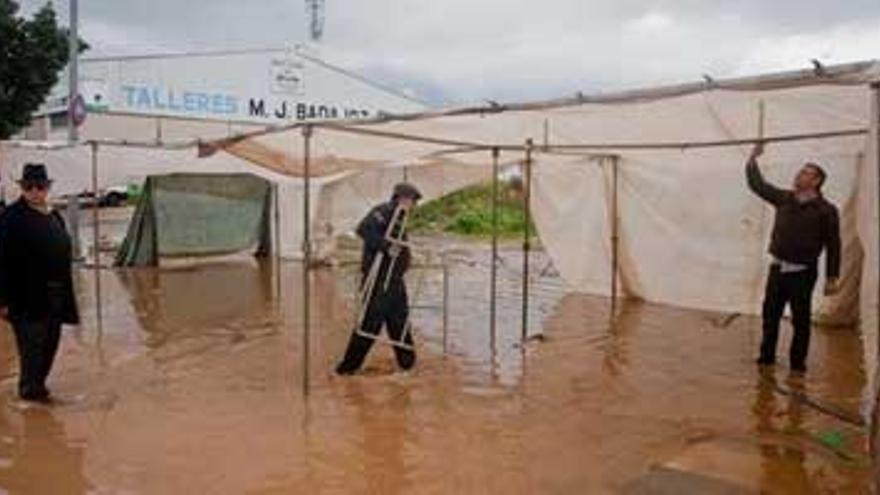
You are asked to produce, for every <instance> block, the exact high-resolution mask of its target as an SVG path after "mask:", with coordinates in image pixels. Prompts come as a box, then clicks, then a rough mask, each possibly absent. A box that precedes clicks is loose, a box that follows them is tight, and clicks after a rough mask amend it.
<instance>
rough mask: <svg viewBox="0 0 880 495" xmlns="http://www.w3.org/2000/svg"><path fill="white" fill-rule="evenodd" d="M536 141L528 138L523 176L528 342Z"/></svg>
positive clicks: (524, 302)
mask: <svg viewBox="0 0 880 495" xmlns="http://www.w3.org/2000/svg"><path fill="white" fill-rule="evenodd" d="M533 148H534V142H533V141H532V139H531V138H529V139H527V140H526V160H525V164H524V168H525V170H524V172H525V177H524V178H523V179H524V180H523V210H524V216H525V225H524V226H523V279H522V335H521V336H520V337H521V340H522V342H523V343H525V342H526V339H528V335H529V253H530V251H531V248H532V246H531V236H532V233H531V229H530V227H529V222H530V221H531V218H532V149H533Z"/></svg>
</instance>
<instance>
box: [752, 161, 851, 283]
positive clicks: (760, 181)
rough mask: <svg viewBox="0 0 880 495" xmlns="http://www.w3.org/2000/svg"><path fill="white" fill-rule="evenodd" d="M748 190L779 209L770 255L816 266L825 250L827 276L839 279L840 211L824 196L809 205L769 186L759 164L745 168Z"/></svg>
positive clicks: (784, 190)
mask: <svg viewBox="0 0 880 495" xmlns="http://www.w3.org/2000/svg"><path fill="white" fill-rule="evenodd" d="M746 179H747V181H748V184H749V188H751V190H752V191H754V192H755V194H757V195H758V196H760V197H761V198H763V199H764V200H765V201H767V202H768V203H770V204H772V205H773V206H774V207H775V208H776V219H775V221H774V224H773V235H772V238H771V241H770V254H772V255H773V256H775V257H776V258H778V259H780V260H782V261H787V262H789V263H798V264H803V265H809V266H816V264H817V262H818V259H819V255H820V254H822V250H823V249H825V257H826V276H827V277H828V278H837V277H838V276H839V275H840V220H839V215H838V213H837V207H835V206H834V205H833V204H831V203H830V202H828V201H827V200H826V199H825V198H824V197H823V196H822V195H821V194H820V195H819V197H817V198H815V199H811V200H809V201H806V202H803V203H802V202H800V201H798V199H797V197H796V196H795V193H794V191H790V190H786V189H779V188H778V187H775V186H773V185H771V184H768V183H767V182H766V181H765V180H764V177H763V176H762V175H761V171H760V170H759V169H758V164H757V162H756V161H754V160H752V161H750V162H749V163H748V164H747V165H746Z"/></svg>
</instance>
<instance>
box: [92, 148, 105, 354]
mask: <svg viewBox="0 0 880 495" xmlns="http://www.w3.org/2000/svg"><path fill="white" fill-rule="evenodd" d="M90 144H91V149H92V194H93V195H94V204H92V242H93V247H92V249H94V251H95V256H94V260H95V268H94V270H95V321H96V322H97V332H98V339H101V337H102V336H103V334H104V321H103V320H104V318H103V301H102V300H101V299H102V296H101V250H100V242H101V217H100V208H99V204H98V203H99V201H98V143H96V142H91V143H90Z"/></svg>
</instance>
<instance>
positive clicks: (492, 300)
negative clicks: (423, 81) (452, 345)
mask: <svg viewBox="0 0 880 495" xmlns="http://www.w3.org/2000/svg"><path fill="white" fill-rule="evenodd" d="M499 153H500V152H499V150H498V148H497V147H496V148H492V265H491V268H490V279H489V291H490V293H489V346H490V350H491V351H492V353H493V354H494V353H495V350H496V348H497V338H498V327H497V311H498V309H497V308H498V156H499Z"/></svg>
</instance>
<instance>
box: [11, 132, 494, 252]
mask: <svg viewBox="0 0 880 495" xmlns="http://www.w3.org/2000/svg"><path fill="white" fill-rule="evenodd" d="M293 139H296V137H293ZM299 139H300V140H301V137H300V138H299ZM386 142H387V141H386ZM297 144H298V143H297ZM293 146H294V145H293V144H291V147H293ZM97 158H98V188H99V189H101V188H104V187H108V186H118V185H125V184H131V183H142V182H143V181H144V180H145V178H146V177H147V176H148V175H159V174H169V173H175V172H194V173H200V172H201V173H252V174H254V175H257V176H260V177H263V178H265V179H267V180H270V181H272V182H273V183H275V184H277V186H278V195H279V201H278V204H279V213H280V254H281V256H282V257H284V258H288V259H300V258H301V257H302V242H303V233H304V232H303V221H302V218H303V211H302V209H303V181H302V179H300V178H296V177H288V176H285V175H281V174H278V173H275V172H272V171H270V170H267V169H265V168H263V167H258V166H255V165H254V164H252V163H250V162H247V161H245V160H241V159H239V158H236V157H234V156H232V155H229V154H226V153H217V154H215V155H213V156H211V157H208V158H198V157H197V156H196V150H195V149H194V148H189V149H183V150H167V149H158V148H154V149H150V148H136V147H126V146H107V145H104V146H98V154H97ZM485 159H486V161H488V152H487V153H486V154H485ZM0 161H2V162H3V166H2V169H3V170H4V172H3V173H4V174H5V177H4V180H3V185H2V187H4V188H5V192H4V194H5V197H6V198H9V199H12V198H16V197H17V196H18V188H17V186H16V185H15V178H17V177H20V175H21V169H22V167H23V166H24V164H25V163H28V162H40V163H45V164H46V166H47V168H48V169H49V174H50V176H51V177H53V179H54V180H55V184H54V186H53V192H52V194H53V195H54V196H59V195H63V194H72V193H79V192H83V191H91V189H92V151H91V147H90V146H75V147H62V148H57V149H39V148H34V147H20V146H9V145H3V144H0ZM404 179H407V180H409V181H411V182H413V183H415V184H416V185H417V186H418V187H419V188H420V189H422V191H423V194H424V196H425V200H430V199H433V198H436V197H439V196H441V195H443V194H447V193H449V192H452V191H454V190H456V189H460V188H461V187H464V186H466V185H467V184H470V183H473V182H476V181H480V180H488V179H490V177H489V176H488V169H487V168H480V167H479V166H476V167H475V166H473V165H465V164H460V163H456V162H453V161H451V160H429V161H422V162H412V163H410V164H409V165H404V164H387V165H384V166H375V167H370V168H367V169H364V170H363V171H362V172H348V173H343V174H337V175H335V176H325V177H321V178H314V179H312V190H311V194H310V199H311V200H310V203H311V205H312V207H311V208H310V215H311V218H312V232H313V234H312V240H313V246H314V248H315V253H316V255H317V256H319V257H325V256H328V255H330V254H331V253H332V251H333V248H334V246H335V242H334V241H335V236H337V235H340V234H344V233H346V232H349V231H350V230H352V229H353V228H354V226H355V225H356V224H357V222H358V221H359V220H360V218H361V216H363V214H364V212H366V211H367V210H368V209H369V208H370V207H371V206H373V205H374V204H376V203H378V202H381V201H383V200H386V199H388V197H389V195H390V193H391V189H392V187H393V185H394V184H395V183H396V182H399V181H401V180H404ZM88 221H91V220H88ZM273 225H274V222H273ZM86 242H87V244H88V243H89V242H91V240H86Z"/></svg>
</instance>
